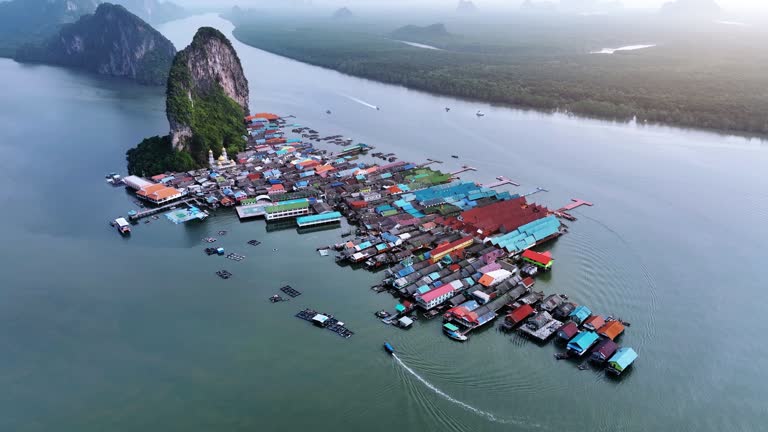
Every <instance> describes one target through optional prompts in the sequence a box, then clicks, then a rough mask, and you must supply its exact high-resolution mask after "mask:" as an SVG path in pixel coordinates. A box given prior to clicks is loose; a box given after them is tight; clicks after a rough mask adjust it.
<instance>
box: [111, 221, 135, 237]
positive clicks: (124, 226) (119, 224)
mask: <svg viewBox="0 0 768 432" xmlns="http://www.w3.org/2000/svg"><path fill="white" fill-rule="evenodd" d="M112 225H113V226H114V227H115V228H117V232H119V233H120V234H122V235H128V234H130V233H131V224H129V223H128V221H127V220H125V218H117V219H115V221H114V222H113V223H112Z"/></svg>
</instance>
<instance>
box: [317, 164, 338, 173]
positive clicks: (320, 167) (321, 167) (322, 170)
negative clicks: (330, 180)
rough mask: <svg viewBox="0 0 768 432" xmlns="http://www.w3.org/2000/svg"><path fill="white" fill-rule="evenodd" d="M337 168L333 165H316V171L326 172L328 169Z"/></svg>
mask: <svg viewBox="0 0 768 432" xmlns="http://www.w3.org/2000/svg"><path fill="white" fill-rule="evenodd" d="M335 169H336V168H334V167H332V166H331V165H320V166H318V167H315V172H316V173H318V174H319V173H321V172H326V171H333V170H335Z"/></svg>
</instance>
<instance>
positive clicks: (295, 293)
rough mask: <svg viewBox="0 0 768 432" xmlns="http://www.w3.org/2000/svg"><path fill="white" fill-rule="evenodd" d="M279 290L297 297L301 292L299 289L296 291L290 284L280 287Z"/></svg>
mask: <svg viewBox="0 0 768 432" xmlns="http://www.w3.org/2000/svg"><path fill="white" fill-rule="evenodd" d="M280 291H282V292H284V293H286V294H288V295H289V296H291V297H298V296H300V295H301V293H300V292H299V291H296V290H295V289H293V287H291V286H290V285H286V286H284V287H282V288H280Z"/></svg>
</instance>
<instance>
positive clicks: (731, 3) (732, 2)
mask: <svg viewBox="0 0 768 432" xmlns="http://www.w3.org/2000/svg"><path fill="white" fill-rule="evenodd" d="M173 1H175V2H176V3H178V4H181V5H189V6H203V5H204V6H212V5H215V6H227V5H234V4H239V5H242V6H254V5H259V4H262V5H263V4H273V5H278V4H280V3H285V4H290V3H293V2H296V1H297V0H173ZM305 1H306V0H305ZM311 1H312V3H313V4H315V5H318V6H320V5H325V6H329V5H346V6H350V7H354V5H355V4H360V5H362V4H371V3H378V4H382V3H388V4H393V5H395V4H397V5H420V6H426V5H434V6H443V7H451V8H452V7H455V5H456V4H457V3H458V0H386V1H384V0H311ZM473 1H474V3H475V4H476V5H477V6H478V7H481V8H482V7H483V5H494V6H497V5H506V6H515V5H519V4H520V3H522V2H523V0H473ZM533 1H534V2H541V1H551V2H557V1H558V0H533ZM602 1H606V2H608V1H612V0H602ZM619 1H621V2H622V3H623V4H624V6H626V7H628V8H643V9H655V8H658V7H660V6H661V5H662V4H664V3H666V2H667V1H668V0H619ZM716 2H717V4H719V5H720V6H721V7H722V8H723V9H725V10H727V11H744V10H761V11H768V0H716Z"/></svg>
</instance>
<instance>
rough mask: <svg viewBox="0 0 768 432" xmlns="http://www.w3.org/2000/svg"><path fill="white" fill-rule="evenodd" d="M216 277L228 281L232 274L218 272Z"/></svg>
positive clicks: (222, 271)
mask: <svg viewBox="0 0 768 432" xmlns="http://www.w3.org/2000/svg"><path fill="white" fill-rule="evenodd" d="M216 275H217V276H218V277H220V278H222V279H229V278H231V277H232V273H230V272H228V271H226V270H219V271H217V272H216Z"/></svg>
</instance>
